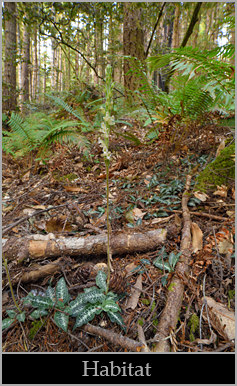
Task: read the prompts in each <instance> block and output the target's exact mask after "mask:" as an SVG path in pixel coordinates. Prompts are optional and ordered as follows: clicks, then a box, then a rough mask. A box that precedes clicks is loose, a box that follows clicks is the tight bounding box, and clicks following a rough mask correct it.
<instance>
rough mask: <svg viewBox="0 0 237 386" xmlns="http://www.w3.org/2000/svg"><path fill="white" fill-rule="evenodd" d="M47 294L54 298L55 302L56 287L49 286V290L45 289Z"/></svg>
mask: <svg viewBox="0 0 237 386" xmlns="http://www.w3.org/2000/svg"><path fill="white" fill-rule="evenodd" d="M45 296H47V297H49V298H50V299H52V300H53V301H54V302H55V300H56V298H55V289H54V288H53V287H51V286H49V287H48V288H47V290H46V291H45Z"/></svg>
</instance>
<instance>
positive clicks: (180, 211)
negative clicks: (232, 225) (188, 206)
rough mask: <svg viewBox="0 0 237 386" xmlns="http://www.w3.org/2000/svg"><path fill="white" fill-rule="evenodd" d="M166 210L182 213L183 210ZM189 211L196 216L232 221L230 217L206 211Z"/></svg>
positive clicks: (167, 210)
mask: <svg viewBox="0 0 237 386" xmlns="http://www.w3.org/2000/svg"><path fill="white" fill-rule="evenodd" d="M166 212H175V213H182V210H175V209H172V210H171V209H166ZM189 213H190V214H194V215H195V216H200V217H208V218H211V219H212V220H217V221H230V220H231V221H232V219H231V218H230V217H222V216H216V215H215V214H210V213H204V212H189Z"/></svg>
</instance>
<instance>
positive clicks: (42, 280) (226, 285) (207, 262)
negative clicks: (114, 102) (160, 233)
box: [2, 120, 235, 352]
mask: <svg viewBox="0 0 237 386" xmlns="http://www.w3.org/2000/svg"><path fill="white" fill-rule="evenodd" d="M131 124H133V125H134V127H136V121H135V120H134V121H132V123H131ZM167 132H168V129H167ZM213 133H214V129H213ZM136 135H137V136H140V138H141V141H142V140H143V139H144V138H145V135H146V134H145V133H144V132H143V129H142V128H141V127H139V130H136ZM209 135H210V138H209V139H208V136H207V134H206V133H205V140H203V141H201V139H200V138H202V136H201V135H200V132H199V141H198V143H197V140H196V139H195V136H194V135H193V136H192V135H191V136H190V138H187V140H186V143H184V144H183V145H182V146H181V147H180V149H178V150H177V149H176V150H175V152H174V151H173V149H172V148H167V146H168V145H167V141H164V140H163V139H164V138H165V135H164V133H163V134H162V135H161V136H160V137H159V138H158V139H156V140H155V141H153V143H152V144H150V145H146V146H145V147H141V146H140V145H134V144H133V143H131V142H129V141H128V140H127V139H124V138H122V137H117V136H112V138H111V142H110V147H111V151H112V152H113V159H112V162H111V168H110V216H111V228H112V232H115V233H116V232H119V231H121V230H123V231H126V232H135V231H138V230H140V231H143V232H145V231H146V230H150V229H154V228H159V227H160V222H161V221H163V220H164V222H162V224H163V225H164V224H165V227H167V230H168V234H167V240H166V242H165V245H164V246H163V247H160V246H158V247H157V249H155V250H151V251H148V252H146V253H142V252H141V253H137V252H136V253H134V254H125V255H123V256H122V258H121V257H116V256H114V257H113V268H114V273H113V276H112V278H111V286H112V288H111V291H115V292H116V291H117V292H120V294H121V295H120V296H121V298H120V301H119V305H120V308H121V309H122V312H123V318H124V320H125V321H126V327H127V331H126V336H127V337H129V338H131V339H135V340H136V338H137V332H138V325H139V330H141V328H142V331H143V335H144V336H143V338H144V339H145V341H146V343H147V344H148V345H150V347H152V344H153V343H152V339H153V338H154V336H155V334H156V330H157V325H158V323H159V317H160V315H161V313H162V310H163V309H164V306H165V302H166V294H167V291H168V290H169V285H170V282H171V279H172V277H173V275H174V270H175V264H176V263H177V261H178V258H179V257H178V258H177V259H176V257H177V256H178V252H179V248H180V241H181V230H182V212H181V196H182V192H183V187H184V183H185V176H186V175H187V174H188V172H189V171H190V169H191V168H192V167H193V165H195V164H200V165H205V162H206V161H207V160H208V157H210V156H213V158H214V157H215V152H216V148H215V147H213V137H214V135H213V134H212V131H211V130H210V131H209ZM209 140H210V141H209ZM217 142H218V141H217ZM54 147H55V149H54V150H55V151H54V155H52V158H51V159H50V161H49V162H48V163H46V164H44V165H41V164H40V163H35V162H33V163H32V166H31V167H30V168H29V166H28V161H27V159H21V160H17V162H15V161H14V160H13V159H12V158H11V157H10V156H9V155H6V154H3V189H2V190H3V232H5V233H4V238H9V237H12V236H15V237H17V238H18V237H25V236H28V235H36V234H39V235H47V234H52V235H55V236H57V235H60V236H64V237H67V236H73V237H78V236H79V237H81V236H85V237H86V236H87V235H96V234H99V233H104V232H106V221H105V218H106V216H105V213H106V212H105V210H106V209H105V208H106V205H105V174H104V165H103V162H101V160H102V158H101V150H100V149H99V147H98V146H97V145H94V146H93V148H92V149H91V155H93V156H91V157H85V156H84V155H83V153H80V152H79V151H78V149H77V148H76V147H71V148H70V149H69V148H68V147H67V146H63V145H54ZM232 185H233V184H232ZM232 185H231V184H230V186H218V187H217V188H216V190H215V191H214V192H213V191H208V192H207V194H204V193H203V192H193V194H192V195H191V197H190V200H189V204H190V211H192V215H191V216H192V221H193V226H192V232H193V253H192V258H191V261H190V263H189V265H190V277H189V280H188V282H187V283H186V286H185V293H184V297H183V303H182V308H181V312H180V320H179V322H178V325H177V332H176V335H175V341H176V346H177V350H178V351H181V352H182V351H183V352H196V351H200V336H199V331H198V330H195V332H194V333H192V334H193V335H194V336H193V338H194V340H193V341H191V340H190V329H191V325H190V323H188V321H189V320H190V318H191V316H192V315H193V314H196V315H197V316H198V318H199V320H200V321H201V326H200V328H201V330H202V339H201V340H202V345H203V347H202V351H209V352H210V351H211V352H212V351H221V350H222V347H223V350H224V351H233V350H234V346H233V339H232V338H233V324H232V320H233V319H232V315H233V312H234V298H235V297H234V288H235V275H234V272H235V271H234V236H235V228H234V217H233V212H234V211H233V209H234V194H233V189H234V187H233V186H232ZM195 212H196V213H197V214H196V215H195ZM199 213H206V214H207V215H208V214H209V215H216V216H219V218H220V220H216V219H213V218H211V216H210V218H208V216H206V217H203V216H200V215H199ZM30 216H32V217H30ZM26 217H27V219H25V220H24V221H23V219H24V218H26ZM226 217H229V220H228V221H226V220H221V218H226ZM163 225H162V226H163ZM213 228H214V232H213ZM162 248H163V249H162ZM157 259H159V264H160V263H161V265H159V267H157V266H156V265H155V264H154V261H156V262H157V261H158V260H157ZM59 260H60V259H59ZM176 260H177V261H176ZM48 263H50V261H47V260H46V261H45V260H42V261H37V269H40V267H41V266H42V267H43V266H45V265H47V264H48ZM96 264H104V267H105V268H104V269H105V270H106V257H105V256H97V257H95V258H93V259H90V258H87V257H86V256H85V257H84V258H83V259H81V260H80V261H79V262H78V260H75V259H74V258H72V257H70V256H64V257H63V259H62V260H60V261H59V262H58V266H57V269H55V271H54V272H51V273H50V274H48V275H46V276H39V278H38V279H36V280H35V281H33V282H27V283H21V280H20V278H21V276H22V275H23V274H25V273H29V272H31V271H32V270H34V269H35V266H36V263H35V262H33V261H26V262H24V264H23V265H22V266H21V267H18V266H17V265H15V264H14V262H11V263H9V271H10V274H11V278H12V280H13V282H15V283H16V284H17V285H16V284H15V286H14V292H15V294H16V295H17V298H18V301H19V302H20V299H21V298H22V297H24V296H25V295H26V294H27V293H29V292H30V291H31V290H32V289H39V288H40V289H41V290H44V289H46V288H47V286H48V284H49V282H50V284H51V285H52V286H55V285H56V284H57V282H58V281H59V279H60V278H61V277H62V276H64V277H65V279H66V281H67V284H68V287H69V292H70V294H71V295H72V297H73V298H76V296H77V295H78V293H80V292H81V291H83V289H84V288H90V287H91V286H93V285H95V284H96V283H95V277H96V273H95V272H96V269H94V267H95V265H96ZM171 268H172V269H171ZM46 272H47V271H46ZM139 280H140V281H139ZM141 282H142V286H141ZM204 285H205V288H204V290H205V296H206V299H208V302H207V304H208V310H209V313H208V315H209V316H208V315H207V314H205V312H206V311H205V312H204V314H203V318H202V319H201V318H200V316H201V311H202V305H203V303H202V297H203V286H204ZM137 287H138V288H137ZM134 288H136V291H134V295H133V294H132V289H134ZM138 295H139V296H138ZM3 296H4V299H5V300H4V303H3V317H6V316H7V314H6V310H8V309H11V308H12V307H13V302H12V298H11V294H10V291H9V287H8V285H7V280H6V275H5V272H4V271H3ZM128 300H130V302H131V304H132V307H130V308H128V307H126V304H127V301H128ZM218 306H219V308H218ZM222 307H224V308H222ZM223 309H224V310H225V311H223ZM220 314H221V316H220ZM208 317H209V320H208ZM224 318H227V319H224ZM42 320H43V319H42ZM213 320H214V321H215V323H214V322H213ZM225 320H227V322H226V321H225ZM70 323H71V322H70V321H69V329H70V331H72V325H71V324H70ZM91 323H92V324H95V325H99V326H100V325H101V326H106V328H108V329H113V330H114V331H117V332H118V333H120V331H121V330H120V328H119V326H117V325H115V324H114V323H112V322H111V320H110V319H109V318H107V319H106V320H105V319H101V316H96V317H95V319H94V320H93V321H92V322H91ZM179 327H182V328H179ZM33 330H34V332H33ZM213 331H214V332H213ZM229 331H230V332H229ZM140 334H141V331H140ZM32 336H33V339H32V338H31V337H32ZM25 337H26V339H27V340H26V342H25ZM228 342H229V345H228V344H227V343H228ZM205 343H206V344H205ZM26 347H27V350H28V351H32V352H38V351H45V352H46V351H47V352H53V351H62V352H67V351H90V350H93V351H98V352H103V351H106V352H108V351H112V352H121V351H124V349H123V348H121V347H119V346H115V345H113V344H112V343H108V342H107V341H106V339H104V338H99V337H96V336H91V335H90V334H87V333H86V332H83V330H80V329H78V330H76V331H73V333H70V334H68V333H67V332H62V330H61V331H60V330H59V329H58V328H57V326H56V325H55V324H54V323H53V322H52V320H51V318H50V317H48V318H45V320H44V321H43V323H40V324H39V328H38V330H37V329H36V324H34V323H33V322H32V321H30V320H29V318H26V320H25V322H24V334H23V332H22V329H21V327H20V325H19V323H15V324H13V325H12V326H10V327H9V328H8V329H6V330H5V331H4V333H3V351H5V352H11V351H16V352H20V351H26ZM125 351H126V350H125Z"/></svg>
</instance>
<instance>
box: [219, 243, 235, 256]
mask: <svg viewBox="0 0 237 386" xmlns="http://www.w3.org/2000/svg"><path fill="white" fill-rule="evenodd" d="M218 250H219V253H223V254H224V255H227V254H232V253H233V244H232V243H231V242H230V241H229V240H223V241H220V242H219V243H218Z"/></svg>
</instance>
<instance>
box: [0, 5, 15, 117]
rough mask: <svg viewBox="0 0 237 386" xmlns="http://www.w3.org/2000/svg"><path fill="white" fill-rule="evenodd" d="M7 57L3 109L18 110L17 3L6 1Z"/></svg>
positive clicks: (5, 59)
mask: <svg viewBox="0 0 237 386" xmlns="http://www.w3.org/2000/svg"><path fill="white" fill-rule="evenodd" d="M4 8H5V11H6V13H5V58H4V76H3V90H2V91H3V101H2V110H3V111H12V110H16V107H17V99H16V3H14V2H4Z"/></svg>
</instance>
